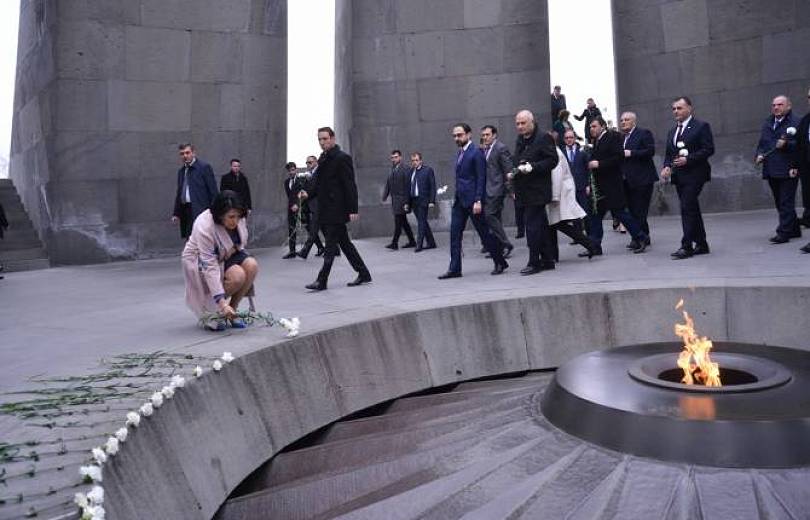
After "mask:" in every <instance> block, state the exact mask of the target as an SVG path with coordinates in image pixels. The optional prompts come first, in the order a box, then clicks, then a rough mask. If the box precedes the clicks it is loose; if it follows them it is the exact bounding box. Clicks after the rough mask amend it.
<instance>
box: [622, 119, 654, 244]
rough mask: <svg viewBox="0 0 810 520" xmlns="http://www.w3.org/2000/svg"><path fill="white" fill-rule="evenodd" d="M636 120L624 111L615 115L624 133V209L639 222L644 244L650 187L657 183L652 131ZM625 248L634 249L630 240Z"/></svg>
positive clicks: (648, 229)
mask: <svg viewBox="0 0 810 520" xmlns="http://www.w3.org/2000/svg"><path fill="white" fill-rule="evenodd" d="M636 123H637V118H636V114H635V113H634V112H625V113H623V114H622V115H621V117H620V118H619V128H620V129H621V131H622V134H624V160H623V161H622V175H623V176H624V190H625V194H626V195H627V209H629V210H630V214H631V215H633V218H635V219H636V221H637V222H638V223H639V224H640V225H641V230H642V231H644V234H645V235H647V245H650V226H649V224H648V223H647V215H648V214H649V212H650V201H651V200H652V194H653V187H654V186H655V183H656V182H658V172H657V171H656V169H655V164H654V163H653V156H654V155H655V139H654V138H653V134H652V132H650V131H649V130H647V129H646V128H640V127H639V126H637V125H636ZM627 247H629V248H630V249H635V247H634V244H633V243H632V242H631V243H630V245H628V246H627Z"/></svg>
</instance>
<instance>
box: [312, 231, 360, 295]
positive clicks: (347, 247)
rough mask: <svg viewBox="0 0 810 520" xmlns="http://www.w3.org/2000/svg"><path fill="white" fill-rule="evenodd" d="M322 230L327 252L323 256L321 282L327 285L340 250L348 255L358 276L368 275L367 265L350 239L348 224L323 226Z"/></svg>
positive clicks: (320, 273)
mask: <svg viewBox="0 0 810 520" xmlns="http://www.w3.org/2000/svg"><path fill="white" fill-rule="evenodd" d="M321 230H322V231H323V236H324V238H325V239H326V252H325V253H324V254H323V267H321V270H320V272H319V273H318V281H319V282H323V283H324V284H325V283H326V282H327V281H328V280H329V272H330V271H331V270H332V264H333V263H334V261H335V256H337V254H338V250H339V249H340V250H342V251H343V253H344V254H345V255H346V259H347V260H348V261H349V263H350V264H351V265H352V269H354V270H355V271H357V273H358V274H368V268H367V267H366V264H365V263H364V262H363V259H362V258H361V257H360V253H358V252H357V248H355V247H354V244H352V240H351V239H350V238H349V230H348V229H347V228H346V224H321Z"/></svg>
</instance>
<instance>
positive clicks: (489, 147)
mask: <svg viewBox="0 0 810 520" xmlns="http://www.w3.org/2000/svg"><path fill="white" fill-rule="evenodd" d="M490 153H492V146H487V152H486V159H487V161H488V160H489V154H490Z"/></svg>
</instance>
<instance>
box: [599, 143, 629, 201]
mask: <svg viewBox="0 0 810 520" xmlns="http://www.w3.org/2000/svg"><path fill="white" fill-rule="evenodd" d="M623 140H624V139H623V138H622V135H621V134H620V133H619V132H615V131H613V130H608V131H607V132H605V133H604V134H603V135H602V137H601V138H597V139H596V142H594V145H593V151H592V152H591V157H590V160H591V161H599V168H597V169H596V170H595V171H594V176H595V178H596V189H597V191H598V200H597V205H598V206H597V207H598V208H599V209H600V210H603V209H604V210H608V209H614V208H617V209H618V208H623V207H625V206H626V205H627V201H626V199H625V197H624V183H623V180H622V170H621V165H622V160H623V159H624V148H622V141H623Z"/></svg>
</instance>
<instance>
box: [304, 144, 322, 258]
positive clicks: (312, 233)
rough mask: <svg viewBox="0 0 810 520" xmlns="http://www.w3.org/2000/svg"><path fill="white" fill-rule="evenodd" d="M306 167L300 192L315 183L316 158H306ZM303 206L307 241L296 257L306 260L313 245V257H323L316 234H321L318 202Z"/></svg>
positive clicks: (319, 238) (309, 202) (311, 156)
mask: <svg viewBox="0 0 810 520" xmlns="http://www.w3.org/2000/svg"><path fill="white" fill-rule="evenodd" d="M306 165H307V173H306V175H305V176H304V178H303V180H302V181H301V182H300V183H299V184H300V186H299V187H300V189H302V190H308V189H310V188H311V186H312V185H313V184H314V183H315V172H316V170H317V166H318V158H317V157H315V156H314V155H310V156H308V157H307V160H306ZM303 204H304V208H303V210H304V216H305V218H306V223H307V241H306V242H304V246H303V247H302V248H301V250H300V251H298V256H299V258H303V259H304V260H306V259H307V257H308V256H309V251H310V250H311V249H312V246H313V245H314V246H315V247H317V248H318V251H317V252H316V253H315V256H321V255H323V243H322V242H321V237H320V236H318V234H319V233H320V232H321V226H320V223H319V220H318V201H317V200H314V199H313V200H307V201H304V202H303Z"/></svg>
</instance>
